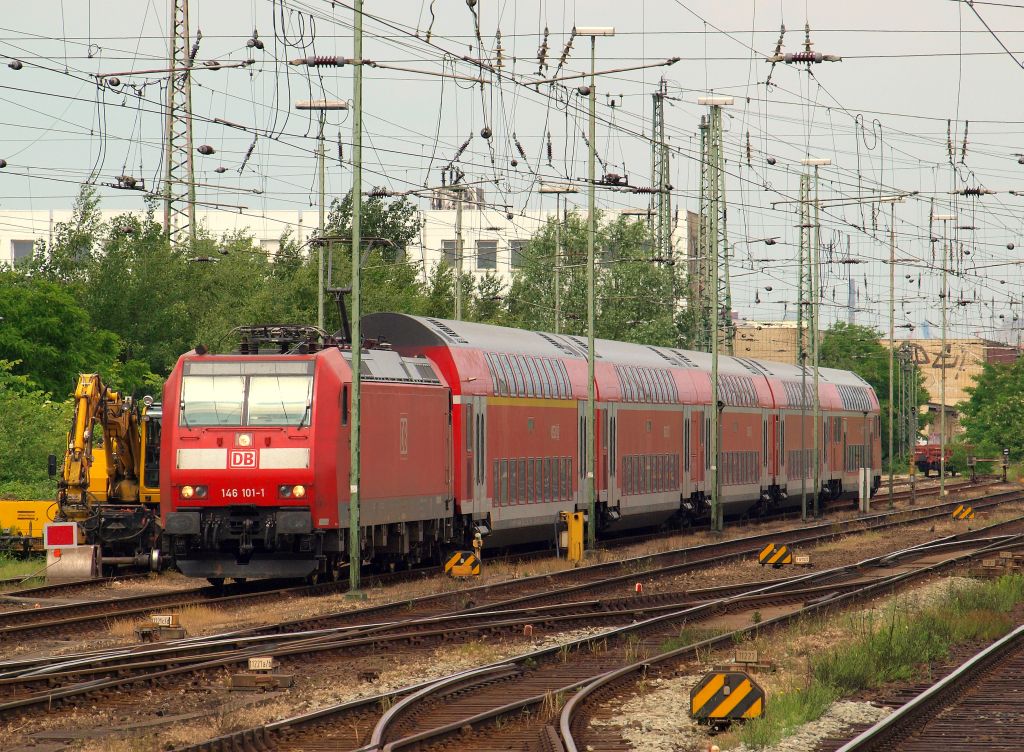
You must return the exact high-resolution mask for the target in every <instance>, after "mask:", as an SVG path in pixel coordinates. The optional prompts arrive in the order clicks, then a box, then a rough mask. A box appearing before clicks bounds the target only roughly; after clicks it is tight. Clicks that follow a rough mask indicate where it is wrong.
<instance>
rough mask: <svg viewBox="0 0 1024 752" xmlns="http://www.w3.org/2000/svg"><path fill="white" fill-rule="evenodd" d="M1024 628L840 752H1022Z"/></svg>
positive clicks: (937, 684) (981, 654) (987, 650)
mask: <svg viewBox="0 0 1024 752" xmlns="http://www.w3.org/2000/svg"><path fill="white" fill-rule="evenodd" d="M1022 676H1024V626H1020V627H1017V628H1016V629H1015V630H1013V631H1012V632H1010V633H1009V634H1008V635H1006V636H1005V637H1003V638H1002V639H1000V640H997V641H996V642H994V643H992V644H991V645H990V646H989V647H987V648H985V649H984V650H982V651H981V652H979V653H977V654H976V655H974V656H973V657H972V658H970V659H969V660H968V661H966V662H965V663H963V664H962V665H961V666H960V667H959V668H957V669H956V670H954V671H953V672H952V673H951V674H949V675H947V676H946V677H945V678H943V679H941V680H940V681H938V682H936V683H935V684H933V685H932V686H931V687H929V688H928V689H926V690H925V691H924V692H922V693H921V694H919V695H917V696H916V697H914V698H913V699H912V700H910V701H909V702H908V703H906V704H905V705H903V706H902V707H900V708H898V709H896V710H895V711H894V712H893V713H892V714H890V715H889V716H887V717H886V718H885V719H883V720H882V721H880V722H878V723H876V724H875V725H874V726H872V727H871V728H869V729H867V730H866V731H864V732H863V733H861V734H860V735H859V736H857V737H856V738H854V739H853V740H851V741H849V742H847V743H846V744H844V745H842V746H841V747H839V748H838V750H837V752H889V751H890V750H901V752H933V751H934V750H937V749H943V748H946V749H955V750H957V752H973V751H974V750H984V751H985V752H1017V751H1018V750H1020V749H1021V731H1022V729H1024V704H1022V703H1021V697H1022V694H1024V689H1022V687H1021V677H1022Z"/></svg>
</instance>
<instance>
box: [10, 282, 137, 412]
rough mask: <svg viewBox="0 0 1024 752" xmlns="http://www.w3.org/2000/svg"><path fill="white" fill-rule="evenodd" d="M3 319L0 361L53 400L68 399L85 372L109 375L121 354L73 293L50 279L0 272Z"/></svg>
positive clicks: (115, 341)
mask: <svg viewBox="0 0 1024 752" xmlns="http://www.w3.org/2000/svg"><path fill="white" fill-rule="evenodd" d="M0 317H2V319H0V358H3V359H4V360H7V361H9V362H13V363H14V365H13V366H12V371H13V373H15V374H19V375H23V376H26V377H28V379H29V380H30V382H31V383H32V384H33V385H34V386H35V387H36V388H37V389H40V390H42V391H44V392H49V393H51V394H53V395H59V396H64V395H67V394H69V393H70V391H71V390H72V389H73V388H74V385H75V377H76V376H77V375H78V373H80V372H88V373H92V372H100V373H104V372H106V371H108V370H109V369H110V367H111V366H112V365H113V364H114V362H115V360H116V359H117V355H118V352H119V350H120V343H119V341H118V338H117V335H116V334H114V333H113V332H109V331H106V330H103V329H99V328H97V327H95V326H94V325H93V323H92V321H91V320H90V318H89V314H88V312H87V311H86V310H85V308H83V307H82V306H81V305H80V304H79V301H78V299H77V297H76V296H75V295H74V293H73V292H72V290H71V289H69V288H68V287H65V286H62V285H59V284H56V283H54V282H51V281H49V280H47V279H43V278H36V277H29V276H24V275H22V274H19V273H17V272H13V271H7V272H0Z"/></svg>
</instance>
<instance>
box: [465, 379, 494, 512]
mask: <svg viewBox="0 0 1024 752" xmlns="http://www.w3.org/2000/svg"><path fill="white" fill-rule="evenodd" d="M462 415H463V424H462V428H463V431H462V433H463V439H464V441H465V455H464V456H465V466H464V468H463V486H462V489H461V490H462V498H463V499H464V500H465V501H467V502H471V505H469V504H467V505H466V506H468V507H470V508H468V509H467V508H466V506H464V507H463V509H462V511H463V513H466V512H472V513H474V514H481V515H482V514H484V513H485V511H486V510H487V509H488V508H489V505H488V504H487V503H486V502H487V404H486V402H485V401H484V398H483V397H471V396H468V395H463V397H462Z"/></svg>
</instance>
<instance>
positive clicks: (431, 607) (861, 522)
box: [0, 491, 1024, 671]
mask: <svg viewBox="0 0 1024 752" xmlns="http://www.w3.org/2000/svg"><path fill="white" fill-rule="evenodd" d="M1020 499H1024V492H1018V491H1007V492H1002V493H998V494H994V495H991V496H990V497H987V498H984V499H979V500H977V501H975V506H976V507H977V508H978V509H979V510H980V509H984V508H987V507H992V506H996V505H998V504H1001V503H1006V502H1009V501H1014V500H1020ZM953 504H954V502H944V503H939V504H934V505H931V506H927V507H925V506H922V507H917V508H915V509H914V510H913V511H909V510H908V511H900V512H892V513H890V512H886V513H880V514H876V515H872V516H870V517H863V518H858V519H854V520H847V521H845V522H838V523H817V524H814V525H811V526H807V527H804V528H801V529H799V530H797V531H784V532H780V531H774V532H771V533H762V534H755V535H752V536H746V537H743V538H736V539H731V540H726V541H721V542H716V543H710V544H704V545H701V546H695V547H690V548H685V549H678V550H674V551H668V552H663V553H658V554H650V555H647V556H641V557H636V558H634V559H629V560H625V561H613V562H607V563H604V564H596V565H591V566H587V567H583V568H578V569H567V570H563V571H558V572H554V573H550V574H545V575H537V576H534V577H527V578H522V579H518V580H506V581H502V582H498V583H494V584H489V585H483V586H477V587H473V588H468V589H462V590H458V591H455V592H448V593H441V594H436V595H427V596H422V597H419V598H412V599H408V600H403V601H398V602H393V603H388V604H383V605H380V606H374V607H370V608H364V609H360V610H359V611H342V612H334V613H327V614H322V615H318V616H313V617H306V618H301V619H293V620H287V621H282V622H277V623H275V624H269V625H265V626H260V627H252V628H248V629H241V630H236V631H233V632H231V633H230V634H229V635H226V636H225V637H229V638H234V639H236V640H237V639H241V638H246V637H257V636H266V635H275V634H277V635H282V634H289V633H297V632H306V631H311V630H325V629H327V630H329V629H339V628H346V627H351V626H353V625H359V624H365V623H366V621H367V620H368V619H377V620H380V621H387V620H390V619H395V618H401V619H408V618H410V617H411V616H416V617H436V616H443V615H446V614H449V613H453V612H466V611H474V610H475V611H481V610H488V609H495V608H499V609H508V608H512V607H518V608H526V607H537V606H539V605H543V604H545V603H551V602H561V601H564V600H565V599H566V598H569V597H573V598H585V597H587V595H588V594H589V595H591V596H593V595H601V594H603V593H606V592H609V591H614V590H616V589H620V588H622V587H624V586H629V585H632V584H633V582H635V581H636V580H637V579H638V578H644V579H647V580H650V579H652V578H656V577H664V576H668V575H672V574H682V573H685V572H687V571H693V570H696V569H700V568H703V567H709V566H713V565H716V564H721V563H725V562H728V561H731V560H736V559H743V558H747V557H751V556H754V555H756V553H757V551H759V550H760V548H761V547H763V546H764V545H765V543H766V542H770V541H774V540H779V539H780V538H784V539H785V540H786V541H787V542H788V543H790V544H791V545H812V544H815V543H819V542H822V541H825V540H828V539H830V538H834V537H837V536H840V535H846V534H850V533H857V532H860V531H862V530H865V529H881V528H885V527H890V526H893V525H904V524H909V523H912V522H917V521H920V520H927V519H935V518H942V517H944V516H945V515H946V514H947V513H948V510H949V509H950V508H951V506H952V505H953ZM797 534H799V537H794V536H795V535H797ZM339 587H343V586H339V585H337V584H335V583H327V584H324V585H317V586H303V587H299V588H279V589H272V590H266V591H263V592H257V593H254V594H253V593H241V594H237V595H232V596H227V597H218V594H217V593H216V591H212V590H211V589H209V588H206V589H203V588H200V589H198V591H197V592H196V593H194V594H188V595H185V596H181V595H177V596H175V595H174V594H164V595H162V596H159V597H153V596H139V597H138V598H137V599H134V600H133V599H118V600H115V601H114V602H106V601H104V602H98V603H94V604H82V605H81V606H80V607H79V606H77V605H76V606H71V607H54V608H52V609H26V610H23V611H18V612H11V613H8V614H0V636H7V637H8V638H11V637H13V636H16V635H23V634H26V633H29V632H37V631H40V630H51V631H52V630H55V629H66V628H68V627H70V626H73V625H75V626H79V625H82V624H86V623H88V622H97V621H99V622H106V621H108V620H109V619H111V618H126V617H127V616H130V615H143V614H148V613H150V612H151V610H152V609H153V608H154V607H161V608H170V607H172V606H181V605H191V604H194V603H200V602H212V603H214V604H216V605H218V606H223V605H232V604H246V605H248V604H251V603H254V602H261V601H267V600H269V601H273V600H277V599H280V598H282V597H288V596H294V595H311V594H318V593H323V592H329V590H328V588H330V589H339ZM108 608H113V609H114V611H113V612H111V611H109V610H107V609H108ZM69 610H70V611H76V610H77V611H81V613H69ZM51 612H52V613H54V614H57V616H56V617H54V616H51V615H50V614H51ZM5 619H10V620H11V621H5ZM189 642H190V643H194V641H189ZM62 660H63V659H62ZM5 665H6V664H0V671H2V670H3V669H4V666H5Z"/></svg>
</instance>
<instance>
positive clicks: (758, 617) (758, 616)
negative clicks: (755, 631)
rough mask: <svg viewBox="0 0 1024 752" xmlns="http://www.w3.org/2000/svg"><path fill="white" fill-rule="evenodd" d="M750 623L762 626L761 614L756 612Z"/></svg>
mask: <svg viewBox="0 0 1024 752" xmlns="http://www.w3.org/2000/svg"><path fill="white" fill-rule="evenodd" d="M750 621H751V622H752V623H754V624H760V623H761V621H762V618H761V612H760V611H755V612H754V613H753V615H752V616H751V617H750Z"/></svg>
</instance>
